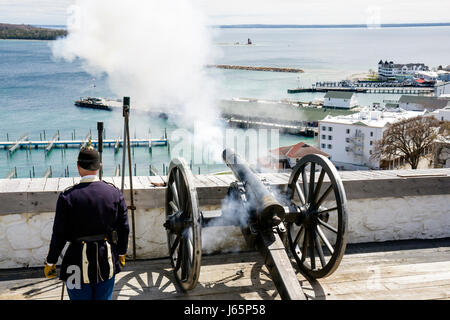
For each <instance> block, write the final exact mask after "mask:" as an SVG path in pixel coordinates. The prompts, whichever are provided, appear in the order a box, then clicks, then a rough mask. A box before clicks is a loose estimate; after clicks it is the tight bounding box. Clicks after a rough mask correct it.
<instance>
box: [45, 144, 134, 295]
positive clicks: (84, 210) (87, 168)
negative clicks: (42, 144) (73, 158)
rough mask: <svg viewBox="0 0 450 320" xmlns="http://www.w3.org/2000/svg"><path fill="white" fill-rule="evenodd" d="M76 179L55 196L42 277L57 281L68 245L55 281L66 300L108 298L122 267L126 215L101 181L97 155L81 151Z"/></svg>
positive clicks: (115, 195)
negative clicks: (63, 288) (64, 291)
mask: <svg viewBox="0 0 450 320" xmlns="http://www.w3.org/2000/svg"><path fill="white" fill-rule="evenodd" d="M77 167H78V172H79V173H80V176H81V181H80V183H79V184H76V185H74V186H72V187H70V188H68V189H66V190H65V191H64V192H62V193H61V194H60V195H59V198H58V201H57V204H56V214H55V220H54V223H53V234H52V238H51V242H50V249H49V253H48V256H47V259H46V261H45V267H44V274H45V276H46V277H47V278H54V277H56V262H57V261H58V257H59V255H60V254H61V252H62V250H63V248H64V246H65V245H66V242H70V244H69V246H68V248H67V251H66V252H65V255H64V258H63V260H62V264H61V272H60V279H61V280H63V281H64V282H65V283H66V286H67V292H68V294H69V297H70V299H71V300H111V299H112V292H113V289H114V279H115V275H116V274H117V273H118V272H120V270H121V268H122V267H123V266H124V265H125V254H126V251H127V248H128V234H129V226H128V215H127V206H126V204H125V200H124V197H123V195H122V193H121V192H120V190H119V189H117V188H116V187H115V186H113V185H111V184H108V183H106V182H104V181H100V180H98V178H97V171H98V170H99V168H100V163H99V155H98V152H97V151H96V150H95V149H94V148H93V147H91V146H88V147H86V148H83V149H82V150H81V151H80V153H79V155H78V161H77Z"/></svg>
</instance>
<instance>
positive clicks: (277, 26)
mask: <svg viewBox="0 0 450 320" xmlns="http://www.w3.org/2000/svg"><path fill="white" fill-rule="evenodd" d="M447 26H450V22H411V23H381V24H375V23H374V24H263V23H255V24H225V25H213V26H212V27H215V28H221V29H232V28H235V29H238V28H242V29H251V28H253V29H270V28H273V29H283V28H284V29H289V28H299V29H301V28H305V29H308V28H310V29H312V28H367V27H380V28H395V27H447Z"/></svg>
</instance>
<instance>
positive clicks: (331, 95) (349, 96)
mask: <svg viewBox="0 0 450 320" xmlns="http://www.w3.org/2000/svg"><path fill="white" fill-rule="evenodd" d="M357 105H358V101H357V100H356V96H355V94H354V93H353V92H347V91H328V92H327V93H326V94H325V97H324V98H323V106H324V107H326V108H338V109H351V108H353V107H356V106H357Z"/></svg>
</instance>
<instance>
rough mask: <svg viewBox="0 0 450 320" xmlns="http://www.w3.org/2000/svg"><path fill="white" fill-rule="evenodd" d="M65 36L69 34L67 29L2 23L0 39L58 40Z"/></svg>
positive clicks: (0, 24)
mask: <svg viewBox="0 0 450 320" xmlns="http://www.w3.org/2000/svg"><path fill="white" fill-rule="evenodd" d="M65 36H67V30H62V29H54V28H39V27H34V26H31V25H25V24H6V23H0V39H2V40H56V39H58V38H61V37H65Z"/></svg>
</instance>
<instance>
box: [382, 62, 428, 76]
mask: <svg viewBox="0 0 450 320" xmlns="http://www.w3.org/2000/svg"><path fill="white" fill-rule="evenodd" d="M428 70H429V68H428V66H426V65H425V64H423V63H407V64H400V63H394V62H393V61H389V62H388V61H385V62H383V60H380V62H378V78H379V79H380V80H397V79H402V78H403V79H404V78H408V77H412V76H413V75H414V74H415V73H416V72H419V71H428Z"/></svg>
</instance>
